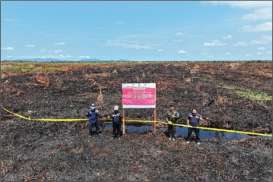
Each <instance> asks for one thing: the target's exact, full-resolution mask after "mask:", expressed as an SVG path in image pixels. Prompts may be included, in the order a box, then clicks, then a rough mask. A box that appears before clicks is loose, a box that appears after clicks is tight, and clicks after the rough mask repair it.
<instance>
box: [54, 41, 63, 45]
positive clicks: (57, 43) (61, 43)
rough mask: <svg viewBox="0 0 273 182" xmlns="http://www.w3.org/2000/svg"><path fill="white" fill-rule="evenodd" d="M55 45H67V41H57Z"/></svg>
mask: <svg viewBox="0 0 273 182" xmlns="http://www.w3.org/2000/svg"><path fill="white" fill-rule="evenodd" d="M54 44H55V45H65V42H55V43H54Z"/></svg>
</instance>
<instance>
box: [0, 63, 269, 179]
mask: <svg viewBox="0 0 273 182" xmlns="http://www.w3.org/2000/svg"><path fill="white" fill-rule="evenodd" d="M130 82H155V83H156V86H157V117H158V118H159V119H160V120H164V118H165V116H166V111H167V109H168V108H169V106H170V105H175V106H176V108H177V110H178V111H179V112H180V113H181V114H182V119H181V121H180V122H181V123H185V118H186V116H187V114H188V113H189V112H190V110H191V108H193V107H195V108H197V110H198V111H199V112H200V113H201V114H202V115H203V116H204V117H207V118H208V121H209V122H208V123H207V126H209V127H218V128H230V129H237V130H244V131H256V132H264V133H272V127H271V120H272V63H271V62H232V63H231V62H225V63H223V62H221V63H220V62H211V63H210V62H192V63H188V62H154V63H153V62H149V63H144V62H137V63H136V62H133V63H128V62H124V63H101V64H99V63H31V62H29V63H28V62H24V63H18V62H17V63H11V62H4V63H2V78H1V87H0V93H1V96H0V100H1V105H2V106H4V107H7V108H9V109H11V110H13V111H15V112H19V113H21V114H23V115H27V116H32V117H34V118H35V117H36V118H41V117H46V118H48V117H52V118H84V117H85V114H86V112H87V109H88V106H89V105H90V104H91V103H92V102H96V104H97V105H98V107H99V109H100V112H101V113H102V115H103V116H105V117H106V116H108V115H109V114H110V113H111V112H112V107H113V105H115V104H119V105H120V101H121V83H130ZM151 113H152V111H149V110H148V111H147V110H141V109H136V110H128V111H127V113H126V114H127V115H128V117H130V118H142V119H150V117H151ZM0 114H1V121H0V130H1V134H0V179H3V181H17V179H19V181H20V180H21V181H31V180H34V181H35V180H41V181H42V180H44V181H86V180H87V181H88V180H94V181H96V180H97V181H102V180H103V181H166V180H170V181H234V180H240V181H255V180H261V181H271V180H272V169H271V166H272V156H271V153H272V144H271V138H270V139H268V138H261V137H251V138H246V139H242V140H239V141H224V142H223V143H221V144H219V143H216V142H215V140H214V139H211V140H207V141H204V143H202V144H201V145H200V146H196V145H194V144H190V145H189V144H186V143H185V141H184V140H183V139H179V140H178V141H175V142H170V141H168V140H167V139H166V137H165V136H164V134H162V133H160V132H158V133H157V134H155V135H152V134H141V135H137V134H129V135H126V136H124V137H123V138H122V139H121V140H118V141H114V142H113V140H112V139H111V132H110V131H109V130H105V131H104V133H103V134H102V135H101V136H100V137H98V138H89V137H88V135H87V131H86V128H84V127H83V125H82V124H79V123H32V122H26V121H22V120H19V119H16V118H13V117H11V116H10V115H9V114H7V113H5V112H4V111H2V110H1V111H0Z"/></svg>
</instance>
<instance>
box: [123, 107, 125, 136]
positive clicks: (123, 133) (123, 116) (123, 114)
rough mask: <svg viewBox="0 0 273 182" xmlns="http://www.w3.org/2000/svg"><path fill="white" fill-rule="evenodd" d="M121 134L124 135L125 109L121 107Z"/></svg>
mask: <svg viewBox="0 0 273 182" xmlns="http://www.w3.org/2000/svg"><path fill="white" fill-rule="evenodd" d="M122 134H123V135H125V111H124V109H123V108H122Z"/></svg>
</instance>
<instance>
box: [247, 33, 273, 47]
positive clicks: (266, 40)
mask: <svg viewBox="0 0 273 182" xmlns="http://www.w3.org/2000/svg"><path fill="white" fill-rule="evenodd" d="M250 43H251V44H252V45H266V44H272V36H269V35H264V36H261V37H260V38H259V39H256V40H252V41H251V42H250Z"/></svg>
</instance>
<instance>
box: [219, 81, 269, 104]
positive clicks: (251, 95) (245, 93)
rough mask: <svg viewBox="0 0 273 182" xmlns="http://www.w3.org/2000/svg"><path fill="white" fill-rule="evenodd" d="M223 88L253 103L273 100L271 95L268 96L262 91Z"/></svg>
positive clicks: (236, 87) (227, 86)
mask: <svg viewBox="0 0 273 182" xmlns="http://www.w3.org/2000/svg"><path fill="white" fill-rule="evenodd" d="M222 88H225V89H228V90H232V91H233V92H234V93H235V94H236V95H238V96H239V97H243V98H246V99H249V100H252V101H258V102H264V101H271V100H272V96H271V95H268V94H267V93H264V92H262V91H255V90H250V89H245V88H240V87H238V86H231V85H223V86H222Z"/></svg>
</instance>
